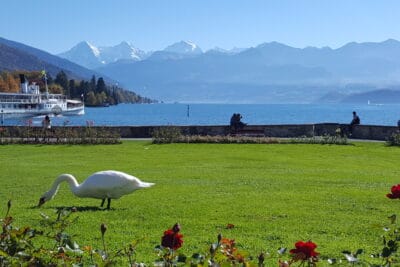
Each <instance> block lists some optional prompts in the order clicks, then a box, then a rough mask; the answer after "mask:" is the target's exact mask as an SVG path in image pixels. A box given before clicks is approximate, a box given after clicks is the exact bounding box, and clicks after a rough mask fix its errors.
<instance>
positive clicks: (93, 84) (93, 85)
mask: <svg viewBox="0 0 400 267" xmlns="http://www.w3.org/2000/svg"><path fill="white" fill-rule="evenodd" d="M90 91H93V92H95V91H96V76H94V75H93V76H92V78H91V79H90V82H89V92H90Z"/></svg>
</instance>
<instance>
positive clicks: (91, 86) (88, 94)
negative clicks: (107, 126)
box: [0, 71, 155, 106]
mask: <svg viewBox="0 0 400 267" xmlns="http://www.w3.org/2000/svg"><path fill="white" fill-rule="evenodd" d="M20 74H24V75H25V77H26V78H27V79H28V81H29V82H30V83H35V84H37V85H39V87H40V91H41V92H45V91H46V86H45V77H44V76H43V74H42V72H40V71H31V72H24V71H12V72H8V71H4V72H0V92H5V93H18V92H19V91H20V78H19V75H20ZM46 77H47V87H48V90H49V93H53V94H65V95H66V96H67V97H68V98H70V99H82V98H83V99H84V102H85V105H86V106H104V105H117V104H119V103H153V102H155V101H154V100H151V99H149V98H146V97H142V96H140V95H138V94H136V93H134V92H132V91H128V90H125V89H123V88H121V87H118V86H117V85H107V84H106V83H105V81H104V79H103V78H102V77H99V78H98V79H96V77H95V76H94V75H93V76H92V78H91V79H90V80H75V79H69V78H68V76H67V74H66V73H65V72H64V71H60V72H59V73H57V75H56V77H55V78H53V77H52V76H51V75H50V74H46Z"/></svg>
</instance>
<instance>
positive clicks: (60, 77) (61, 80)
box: [54, 71, 69, 95]
mask: <svg viewBox="0 0 400 267" xmlns="http://www.w3.org/2000/svg"><path fill="white" fill-rule="evenodd" d="M54 82H55V83H57V84H59V85H61V87H62V88H63V89H64V91H66V93H67V95H69V92H68V84H69V82H68V77H67V74H65V72H64V71H60V72H59V73H58V74H57V76H56V79H55V80H54Z"/></svg>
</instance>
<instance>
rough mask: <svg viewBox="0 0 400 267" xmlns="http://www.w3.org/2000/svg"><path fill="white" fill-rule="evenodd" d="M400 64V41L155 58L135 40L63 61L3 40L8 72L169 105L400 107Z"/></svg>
mask: <svg viewBox="0 0 400 267" xmlns="http://www.w3.org/2000/svg"><path fill="white" fill-rule="evenodd" d="M398 58H400V42H399V41H396V40H393V39H389V40H386V41H383V42H367V43H355V42H352V43H348V44H346V45H344V46H342V47H339V48H337V49H332V48H329V47H322V48H317V47H306V48H295V47H291V46H288V45H285V44H281V43H278V42H270V43H263V44H260V45H258V46H255V47H250V48H240V49H239V48H235V49H232V50H224V49H221V48H215V49H211V50H208V51H203V50H202V49H201V48H200V47H199V46H197V45H196V44H194V43H193V42H188V41H180V42H177V43H175V44H172V45H170V46H167V47H166V48H165V49H163V50H160V51H150V52H145V51H143V50H141V49H138V48H136V47H134V46H133V45H131V44H129V43H127V42H122V43H120V44H118V45H115V46H109V47H96V46H94V45H93V44H90V43H88V42H81V43H79V44H77V45H76V46H75V47H73V48H72V49H70V50H69V51H66V52H64V53H62V54H60V55H58V56H55V55H51V54H49V53H47V52H45V51H42V50H39V49H36V48H33V47H29V46H26V45H24V44H21V43H17V42H13V41H9V40H6V39H2V38H0V70H15V69H27V70H29V69H35V70H38V69H43V68H44V67H45V68H46V69H47V70H50V71H53V72H57V71H59V70H60V69H63V70H65V71H67V72H69V73H71V75H72V77H75V76H80V77H90V76H91V75H96V76H97V77H98V76H105V77H109V79H110V80H113V81H118V83H119V84H120V85H122V86H124V87H125V88H129V89H130V90H133V91H135V92H137V93H139V94H141V95H143V96H146V97H150V98H153V99H158V100H161V101H164V102H208V103H213V102H218V103H310V102H320V103H326V102H329V103H331V102H345V103H348V102H358V101H362V102H364V101H366V99H367V100H370V101H371V102H374V103H378V102H380V103H384V102H398V103H400V94H398V89H399V88H400V86H399V85H400V62H399V61H398V60H397V59H398ZM73 62H74V63H73ZM84 66H86V67H84ZM74 75H75V76H74ZM397 95H399V97H397Z"/></svg>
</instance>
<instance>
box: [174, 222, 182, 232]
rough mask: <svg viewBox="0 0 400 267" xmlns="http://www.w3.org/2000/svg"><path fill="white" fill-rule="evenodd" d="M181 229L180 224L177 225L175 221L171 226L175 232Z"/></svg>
mask: <svg viewBox="0 0 400 267" xmlns="http://www.w3.org/2000/svg"><path fill="white" fill-rule="evenodd" d="M180 230H181V226H180V225H179V223H176V224H175V225H174V226H173V227H172V231H174V232H175V233H178V232H179V231H180Z"/></svg>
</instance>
